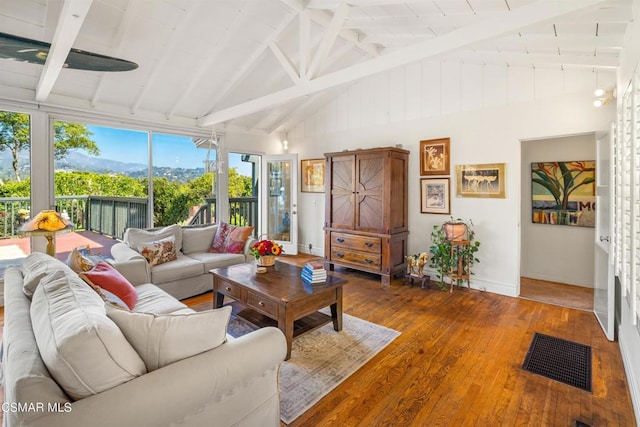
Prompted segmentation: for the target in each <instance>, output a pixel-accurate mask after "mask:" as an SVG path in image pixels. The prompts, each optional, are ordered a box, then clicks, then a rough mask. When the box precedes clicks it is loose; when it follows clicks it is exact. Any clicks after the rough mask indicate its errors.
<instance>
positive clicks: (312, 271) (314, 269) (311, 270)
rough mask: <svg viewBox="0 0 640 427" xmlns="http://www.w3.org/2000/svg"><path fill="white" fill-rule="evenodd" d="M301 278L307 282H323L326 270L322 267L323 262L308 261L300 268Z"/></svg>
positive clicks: (325, 279)
mask: <svg viewBox="0 0 640 427" xmlns="http://www.w3.org/2000/svg"><path fill="white" fill-rule="evenodd" d="M302 280H304V281H305V282H307V283H311V284H314V283H324V282H326V281H327V271H326V270H325V269H324V262H322V261H309V262H307V263H305V265H304V267H303V268H302Z"/></svg>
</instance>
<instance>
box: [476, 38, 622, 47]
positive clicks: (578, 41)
mask: <svg viewBox="0 0 640 427" xmlns="http://www.w3.org/2000/svg"><path fill="white" fill-rule="evenodd" d="M623 44H624V35H623V34H622V35H619V36H599V37H595V36H575V35H570V36H561V35H558V36H557V37H556V36H554V35H553V34H549V35H546V36H538V35H535V36H531V35H522V37H504V38H500V39H494V40H489V41H484V42H480V43H478V44H477V45H474V46H486V47H489V46H491V47H498V48H500V49H501V50H502V49H517V48H521V47H526V48H528V49H544V48H547V49H548V48H549V47H556V46H560V47H561V48H562V49H574V48H576V49H577V48H584V47H585V46H588V47H589V48H591V49H593V48H599V49H622V47H623Z"/></svg>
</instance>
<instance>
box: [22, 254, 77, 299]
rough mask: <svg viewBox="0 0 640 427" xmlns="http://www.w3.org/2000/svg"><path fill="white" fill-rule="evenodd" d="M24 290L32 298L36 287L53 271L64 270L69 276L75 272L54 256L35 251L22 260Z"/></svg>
mask: <svg viewBox="0 0 640 427" xmlns="http://www.w3.org/2000/svg"><path fill="white" fill-rule="evenodd" d="M20 269H21V270H22V277H23V281H22V290H23V292H24V294H25V295H26V296H27V297H29V298H31V297H33V293H34V292H35V290H36V287H37V286H38V284H39V283H40V280H42V279H43V278H44V277H45V276H46V275H47V274H49V273H51V272H53V271H62V272H64V273H65V274H67V275H69V276H75V273H74V272H73V271H72V270H71V269H70V268H69V267H67V266H66V264H64V263H63V262H62V261H59V260H57V259H55V258H53V257H52V256H49V255H47V254H45V253H42V252H33V253H31V254H30V255H29V256H28V257H26V258H25V259H24V261H22V266H21V267H20Z"/></svg>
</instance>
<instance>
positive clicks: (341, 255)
mask: <svg viewBox="0 0 640 427" xmlns="http://www.w3.org/2000/svg"><path fill="white" fill-rule="evenodd" d="M336 255H337V256H338V258H344V254H336Z"/></svg>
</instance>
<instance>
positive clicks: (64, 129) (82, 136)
mask: <svg viewBox="0 0 640 427" xmlns="http://www.w3.org/2000/svg"><path fill="white" fill-rule="evenodd" d="M91 135H92V133H91V132H89V129H87V127H86V126H85V125H81V124H79V123H67V122H58V121H56V122H54V123H53V141H54V145H53V147H54V151H55V157H56V160H60V159H63V158H64V157H65V156H66V155H67V154H69V150H76V149H78V150H84V151H86V152H87V153H89V154H91V155H92V156H99V155H100V149H99V148H98V145H97V144H96V143H95V141H93V140H92V139H90V136H91Z"/></svg>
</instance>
